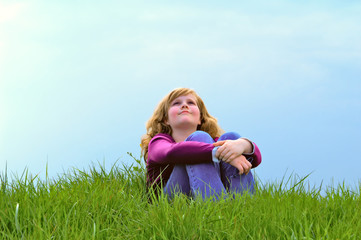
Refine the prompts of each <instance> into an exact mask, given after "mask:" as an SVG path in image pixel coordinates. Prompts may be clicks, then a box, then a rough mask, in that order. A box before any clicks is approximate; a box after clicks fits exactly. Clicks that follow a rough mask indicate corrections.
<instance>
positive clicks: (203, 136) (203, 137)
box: [186, 130, 214, 143]
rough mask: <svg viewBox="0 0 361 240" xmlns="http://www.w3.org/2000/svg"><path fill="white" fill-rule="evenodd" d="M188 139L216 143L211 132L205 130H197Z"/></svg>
mask: <svg viewBox="0 0 361 240" xmlns="http://www.w3.org/2000/svg"><path fill="white" fill-rule="evenodd" d="M186 141H197V142H204V143H214V140H213V138H212V137H211V135H209V133H207V132H204V131H199V130H198V131H195V132H194V133H192V134H191V135H189V136H188V137H187V139H186Z"/></svg>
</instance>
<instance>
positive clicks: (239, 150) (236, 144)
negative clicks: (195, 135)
mask: <svg viewBox="0 0 361 240" xmlns="http://www.w3.org/2000/svg"><path fill="white" fill-rule="evenodd" d="M248 144H249V145H250V143H249V142H248V141H247V140H245V139H237V140H224V141H219V142H215V143H213V145H214V146H215V147H219V148H218V150H217V152H216V157H217V158H218V159H219V160H222V161H224V162H226V163H229V164H231V165H232V166H234V167H235V168H237V169H238V170H239V174H243V173H245V174H248V173H249V171H250V170H251V168H252V164H251V163H250V162H249V161H248V160H247V159H246V158H245V156H243V155H242V154H243V153H244V152H245V150H246V149H247V147H249V145H248Z"/></svg>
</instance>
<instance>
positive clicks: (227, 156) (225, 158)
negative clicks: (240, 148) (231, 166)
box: [222, 151, 233, 162]
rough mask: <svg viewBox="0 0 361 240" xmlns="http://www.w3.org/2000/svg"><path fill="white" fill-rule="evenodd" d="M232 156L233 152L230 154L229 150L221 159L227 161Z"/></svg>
mask: <svg viewBox="0 0 361 240" xmlns="http://www.w3.org/2000/svg"><path fill="white" fill-rule="evenodd" d="M232 156H233V154H232V152H231V151H229V152H227V153H226V154H225V155H224V156H223V158H222V159H223V161H224V162H229V161H232V160H231V159H232Z"/></svg>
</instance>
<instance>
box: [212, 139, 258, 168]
mask: <svg viewBox="0 0 361 240" xmlns="http://www.w3.org/2000/svg"><path fill="white" fill-rule="evenodd" d="M213 145H214V146H216V147H217V146H218V147H219V148H218V150H217V153H216V157H217V158H218V159H220V160H222V161H225V162H231V161H233V160H234V159H235V158H237V157H239V156H241V155H244V156H245V157H246V158H247V160H248V161H250V162H251V163H252V168H255V167H257V166H258V165H259V164H260V163H261V161H262V156H261V152H260V150H259V148H258V147H257V145H256V144H255V143H254V142H251V141H250V140H248V139H246V138H239V139H237V140H224V141H219V142H216V143H213Z"/></svg>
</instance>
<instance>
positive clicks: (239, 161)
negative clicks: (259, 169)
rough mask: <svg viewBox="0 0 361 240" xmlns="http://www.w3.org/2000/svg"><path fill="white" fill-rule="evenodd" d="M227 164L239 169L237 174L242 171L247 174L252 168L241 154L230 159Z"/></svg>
mask: <svg viewBox="0 0 361 240" xmlns="http://www.w3.org/2000/svg"><path fill="white" fill-rule="evenodd" d="M229 164H231V165H232V166H233V167H235V168H237V169H238V170H239V175H241V174H243V173H245V174H246V175H247V174H248V173H249V171H250V170H251V168H252V164H251V163H250V162H249V161H248V160H247V159H246V157H245V156H243V155H241V156H239V157H236V158H235V159H233V160H232V161H230V162H229Z"/></svg>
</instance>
